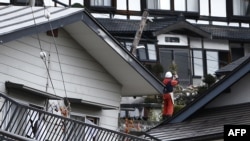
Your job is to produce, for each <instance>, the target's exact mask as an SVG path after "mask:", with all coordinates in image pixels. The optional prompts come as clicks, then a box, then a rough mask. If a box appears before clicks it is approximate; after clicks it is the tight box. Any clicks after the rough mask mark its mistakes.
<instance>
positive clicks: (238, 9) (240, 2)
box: [233, 0, 250, 16]
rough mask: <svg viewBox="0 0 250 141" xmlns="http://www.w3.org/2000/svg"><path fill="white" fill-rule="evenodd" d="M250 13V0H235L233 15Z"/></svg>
mask: <svg viewBox="0 0 250 141" xmlns="http://www.w3.org/2000/svg"><path fill="white" fill-rule="evenodd" d="M249 14H250V7H249V0H233V15H236V16H247V15H249Z"/></svg>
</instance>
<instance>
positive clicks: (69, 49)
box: [0, 30, 121, 129]
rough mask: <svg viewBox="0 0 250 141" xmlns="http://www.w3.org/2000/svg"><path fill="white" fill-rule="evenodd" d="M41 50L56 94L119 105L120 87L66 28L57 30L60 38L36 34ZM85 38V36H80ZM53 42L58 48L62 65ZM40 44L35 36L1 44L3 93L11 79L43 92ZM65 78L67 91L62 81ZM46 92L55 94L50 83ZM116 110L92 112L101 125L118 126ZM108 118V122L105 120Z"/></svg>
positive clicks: (0, 64) (44, 84)
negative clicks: (45, 57)
mask: <svg viewBox="0 0 250 141" xmlns="http://www.w3.org/2000/svg"><path fill="white" fill-rule="evenodd" d="M39 38H40V43H41V47H42V49H43V50H44V51H45V52H46V53H47V59H48V56H49V54H50V64H49V70H50V71H49V72H50V75H51V78H52V82H53V85H54V88H55V92H56V95H58V96H61V97H66V94H67V97H71V98H78V99H83V100H87V101H90V102H95V103H101V104H106V105H110V106H116V107H119V105H120V101H121V86H120V85H119V84H118V83H117V81H116V80H115V79H114V78H113V77H112V76H111V75H110V74H108V73H107V72H106V71H105V70H104V69H103V67H102V66H101V65H100V64H98V62H96V61H95V59H94V58H92V57H91V56H90V55H89V54H88V53H87V52H86V51H85V50H84V47H81V46H79V45H78V44H77V43H76V42H75V41H74V40H73V39H72V38H71V37H70V36H69V35H68V34H67V33H66V32H65V31H63V30H59V37H57V38H55V40H56V43H55V42H54V40H53V38H52V37H50V36H47V35H46V34H45V33H44V34H39ZM83 38H84V37H83ZM55 45H56V46H57V48H58V52H59V57H60V62H61V68H62V72H63V75H61V71H60V65H59V63H58V56H57V53H56V48H55ZM39 53H40V46H39V41H38V40H37V35H33V36H29V37H24V38H21V39H18V40H15V41H11V42H8V43H5V44H2V45H0V78H1V79H0V92H1V93H6V90H5V82H6V81H11V82H14V83H21V84H24V85H26V86H29V87H32V88H35V89H38V90H42V91H46V83H47V81H48V77H47V71H46V67H45V65H44V63H43V61H42V59H41V58H40V56H39ZM62 76H63V77H64V82H65V87H66V94H65V92H64V86H63V82H62ZM48 92H49V93H51V94H55V93H54V91H53V89H52V86H51V83H50V82H49V89H48ZM118 112H119V111H118V110H112V111H110V113H109V114H106V113H107V112H106V111H105V112H104V111H102V110H101V111H98V112H97V113H96V112H95V111H93V115H96V116H98V117H100V126H105V127H107V128H109V127H110V128H112V129H114V127H117V122H114V119H117V118H118ZM108 119H110V120H111V121H112V122H111V121H110V122H107V120H108Z"/></svg>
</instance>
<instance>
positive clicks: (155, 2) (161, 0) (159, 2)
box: [147, 0, 170, 10]
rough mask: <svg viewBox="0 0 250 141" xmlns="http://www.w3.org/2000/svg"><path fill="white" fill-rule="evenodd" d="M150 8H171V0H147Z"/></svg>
mask: <svg viewBox="0 0 250 141" xmlns="http://www.w3.org/2000/svg"><path fill="white" fill-rule="evenodd" d="M147 8H148V9H158V10H170V0H147Z"/></svg>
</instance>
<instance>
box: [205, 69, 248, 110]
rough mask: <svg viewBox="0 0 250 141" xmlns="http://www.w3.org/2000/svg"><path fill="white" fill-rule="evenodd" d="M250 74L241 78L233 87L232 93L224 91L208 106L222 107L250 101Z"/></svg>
mask: <svg viewBox="0 0 250 141" xmlns="http://www.w3.org/2000/svg"><path fill="white" fill-rule="evenodd" d="M249 80H250V74H248V75H246V76H245V77H244V78H242V79H241V80H239V81H238V82H237V83H235V84H234V85H233V86H232V87H231V92H230V93H223V94H221V95H220V96H219V97H218V98H216V99H215V100H214V101H212V102H211V103H210V104H209V105H208V106H207V107H209V108H210V107H220V106H226V105H233V104H239V103H246V102H249V101H250V94H249V92H250V87H249Z"/></svg>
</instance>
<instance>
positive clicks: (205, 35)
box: [153, 21, 212, 39]
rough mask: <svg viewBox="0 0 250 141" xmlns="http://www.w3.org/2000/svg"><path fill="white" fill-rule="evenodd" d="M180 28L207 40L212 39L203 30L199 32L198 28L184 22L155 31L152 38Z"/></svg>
mask: <svg viewBox="0 0 250 141" xmlns="http://www.w3.org/2000/svg"><path fill="white" fill-rule="evenodd" d="M182 28H183V29H187V30H190V31H191V32H194V33H196V34H198V35H200V36H201V37H204V38H209V39H211V38H212V36H211V34H210V33H208V32H206V31H204V30H201V29H200V28H197V27H195V26H194V25H192V24H190V23H188V22H186V21H181V22H177V23H175V24H172V25H169V26H167V27H166V28H164V29H161V30H158V31H155V32H153V36H158V35H160V34H164V33H168V32H171V31H174V30H179V29H182Z"/></svg>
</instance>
